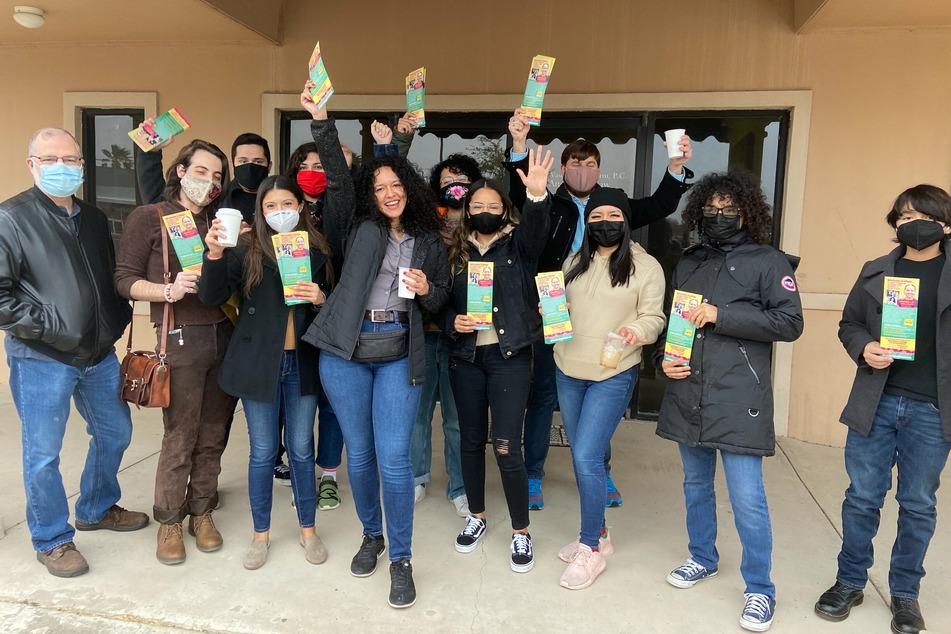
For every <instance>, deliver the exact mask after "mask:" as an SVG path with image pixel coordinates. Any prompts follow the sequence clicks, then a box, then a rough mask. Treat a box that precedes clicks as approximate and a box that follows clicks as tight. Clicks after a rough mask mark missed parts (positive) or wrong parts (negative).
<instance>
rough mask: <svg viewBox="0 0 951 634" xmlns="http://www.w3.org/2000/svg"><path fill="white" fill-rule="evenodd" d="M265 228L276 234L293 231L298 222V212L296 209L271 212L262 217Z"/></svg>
mask: <svg viewBox="0 0 951 634" xmlns="http://www.w3.org/2000/svg"><path fill="white" fill-rule="evenodd" d="M264 220H265V221H266V222H267V226H269V227H270V228H271V229H274V231H276V232H278V233H287V232H288V231H293V230H294V227H296V226H297V223H298V222H300V211H299V210H297V209H281V210H280V211H272V212H271V213H269V214H268V215H266V216H264Z"/></svg>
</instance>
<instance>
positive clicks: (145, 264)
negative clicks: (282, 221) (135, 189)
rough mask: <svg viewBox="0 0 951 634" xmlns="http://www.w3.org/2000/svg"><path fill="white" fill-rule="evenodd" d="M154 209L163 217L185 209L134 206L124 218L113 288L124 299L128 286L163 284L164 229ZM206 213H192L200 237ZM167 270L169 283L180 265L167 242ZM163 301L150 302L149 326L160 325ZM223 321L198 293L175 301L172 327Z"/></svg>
mask: <svg viewBox="0 0 951 634" xmlns="http://www.w3.org/2000/svg"><path fill="white" fill-rule="evenodd" d="M156 208H158V209H160V210H161V211H162V215H163V216H167V215H169V214H174V213H178V212H180V211H183V210H184V209H185V208H184V207H182V206H181V204H179V203H178V202H160V203H158V204H155V205H143V206H141V207H137V208H136V209H134V210H133V211H132V213H131V214H129V216H128V217H127V218H126V219H125V222H124V223H123V228H122V238H121V239H120V241H119V255H118V257H117V258H116V288H117V289H118V291H119V294H120V295H122V296H123V297H125V298H127V299H132V297H131V296H130V293H131V290H132V285H133V284H135V283H136V282H138V281H139V280H147V281H149V282H154V283H156V284H162V283H164V271H165V267H164V265H163V263H162V234H161V233H160V232H161V231H164V230H165V228H164V227H162V226H161V223H160V222H159V218H158V214H157V213H155V210H156ZM208 221H209V216H208V212H207V211H206V212H203V213H200V214H195V227H197V229H198V234H199V235H200V236H202V238H204V236H205V234H206V233H208ZM168 248H169V253H168V267H169V271H170V272H171V274H172V277H171V280H172V281H175V276H176V275H177V274H178V273H180V272H181V270H182V266H181V264H179V262H178V258H177V257H176V256H175V250H174V249H173V248H172V245H171V243H169V245H168ZM164 308H165V302H151V318H152V323H154V324H160V323H162V313H163V312H164ZM224 319H227V317H226V316H225V314H224V313H223V312H222V310H221V308H219V307H217V306H206V305H205V304H202V303H201V300H199V299H198V294H197V293H196V294H188V295H185V297H183V298H182V299H181V300H179V301H177V302H175V324H176V325H186V326H199V325H206V324H217V323H218V322H220V321H223V320H224Z"/></svg>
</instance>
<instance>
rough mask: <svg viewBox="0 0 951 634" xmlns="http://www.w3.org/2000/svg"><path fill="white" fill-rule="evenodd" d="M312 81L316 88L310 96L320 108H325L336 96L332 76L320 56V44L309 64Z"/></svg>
mask: <svg viewBox="0 0 951 634" xmlns="http://www.w3.org/2000/svg"><path fill="white" fill-rule="evenodd" d="M307 68H308V72H309V74H310V80H311V81H312V82H314V87H313V88H311V89H310V95H311V96H312V97H313V98H314V103H315V104H317V107H318V108H323V107H324V106H325V105H327V102H328V101H329V100H330V96H331V95H333V94H334V87H333V85H332V84H331V83H330V76H329V75H327V69H326V68H324V60H323V58H322V57H321V56H320V42H317V46H315V47H314V52H313V53H312V54H311V56H310V63H309V64H307Z"/></svg>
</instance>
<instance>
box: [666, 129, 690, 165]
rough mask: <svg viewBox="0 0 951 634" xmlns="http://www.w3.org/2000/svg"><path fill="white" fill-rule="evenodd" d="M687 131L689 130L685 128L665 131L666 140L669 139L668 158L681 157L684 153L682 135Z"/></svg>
mask: <svg viewBox="0 0 951 634" xmlns="http://www.w3.org/2000/svg"><path fill="white" fill-rule="evenodd" d="M686 133H687V131H686V130H684V129H683V128H677V129H676V130H667V131H666V132H664V140H665V141H667V158H672V159H673V158H680V157H682V156H683V155H684V153H683V152H681V151H680V137H682V136H683V135H685V134H686Z"/></svg>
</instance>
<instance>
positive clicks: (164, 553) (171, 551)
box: [155, 522, 185, 565]
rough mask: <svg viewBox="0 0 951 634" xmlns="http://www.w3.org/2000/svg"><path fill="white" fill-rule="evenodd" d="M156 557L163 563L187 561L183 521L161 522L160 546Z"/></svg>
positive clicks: (159, 529) (159, 531)
mask: <svg viewBox="0 0 951 634" xmlns="http://www.w3.org/2000/svg"><path fill="white" fill-rule="evenodd" d="M155 557H156V558H157V559H158V560H159V561H161V562H162V563H163V564H168V565H172V564H180V563H182V562H183V561H185V540H184V539H182V523H181V522H179V523H177V524H159V528H158V546H157V547H156V549H155Z"/></svg>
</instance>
